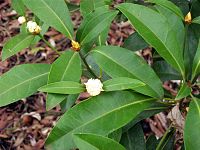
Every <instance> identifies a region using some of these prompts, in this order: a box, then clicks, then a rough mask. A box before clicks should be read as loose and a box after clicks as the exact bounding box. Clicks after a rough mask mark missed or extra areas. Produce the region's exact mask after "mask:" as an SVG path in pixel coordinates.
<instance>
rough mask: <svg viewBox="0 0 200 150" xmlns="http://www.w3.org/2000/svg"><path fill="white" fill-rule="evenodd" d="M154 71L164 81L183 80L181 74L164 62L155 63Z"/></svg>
mask: <svg viewBox="0 0 200 150" xmlns="http://www.w3.org/2000/svg"><path fill="white" fill-rule="evenodd" d="M153 69H154V71H155V72H156V74H157V75H158V76H159V78H160V79H161V80H162V81H167V80H181V79H182V78H181V75H180V73H179V72H177V71H176V70H175V69H174V68H172V67H171V66H170V65H169V64H168V63H167V62H166V61H164V60H162V61H156V62H154V63H153Z"/></svg>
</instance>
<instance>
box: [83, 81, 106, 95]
mask: <svg viewBox="0 0 200 150" xmlns="http://www.w3.org/2000/svg"><path fill="white" fill-rule="evenodd" d="M85 86H86V90H87V92H88V93H89V94H90V96H96V95H99V94H100V93H101V91H103V84H102V83H101V81H100V80H99V79H89V80H88V81H87V83H85Z"/></svg>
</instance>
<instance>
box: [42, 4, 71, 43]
mask: <svg viewBox="0 0 200 150" xmlns="http://www.w3.org/2000/svg"><path fill="white" fill-rule="evenodd" d="M41 2H43V3H44V5H46V6H47V8H48V9H49V10H50V11H51V12H52V13H53V14H54V15H55V16H56V18H57V19H58V20H59V22H60V23H61V24H62V26H63V27H64V29H65V30H66V31H67V33H68V35H69V37H70V39H72V35H71V33H70V32H69V30H68V29H67V27H66V26H65V24H64V23H63V22H62V20H61V19H60V18H59V16H58V15H57V14H56V13H55V12H54V10H53V9H51V7H49V5H48V4H47V3H46V2H45V1H44V0H41Z"/></svg>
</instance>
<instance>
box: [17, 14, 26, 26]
mask: <svg viewBox="0 0 200 150" xmlns="http://www.w3.org/2000/svg"><path fill="white" fill-rule="evenodd" d="M18 22H19V24H23V23H25V22H26V18H25V17H24V16H21V17H19V18H18Z"/></svg>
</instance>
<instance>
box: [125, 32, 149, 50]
mask: <svg viewBox="0 0 200 150" xmlns="http://www.w3.org/2000/svg"><path fill="white" fill-rule="evenodd" d="M123 47H124V48H126V49H129V50H132V51H138V50H142V49H144V48H146V47H148V44H147V43H146V42H145V41H144V39H142V37H141V36H140V35H139V34H138V33H137V32H134V33H133V34H131V35H130V36H129V37H128V38H127V39H125V41H124V45H123Z"/></svg>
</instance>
